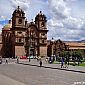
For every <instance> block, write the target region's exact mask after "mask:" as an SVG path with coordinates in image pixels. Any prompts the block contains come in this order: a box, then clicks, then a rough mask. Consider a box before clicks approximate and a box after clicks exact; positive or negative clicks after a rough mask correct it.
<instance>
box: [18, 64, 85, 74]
mask: <svg viewBox="0 0 85 85" xmlns="http://www.w3.org/2000/svg"><path fill="white" fill-rule="evenodd" d="M18 64H22V65H29V66H36V67H40V66H39V65H33V64H25V63H18ZM42 67H43V68H50V69H58V70H65V71H72V72H78V73H85V71H78V70H71V69H63V68H57V67H48V66H42Z"/></svg>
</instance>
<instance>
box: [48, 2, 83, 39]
mask: <svg viewBox="0 0 85 85" xmlns="http://www.w3.org/2000/svg"><path fill="white" fill-rule="evenodd" d="M74 1H77V0H49V3H48V4H49V6H50V7H49V8H50V10H51V14H52V17H51V19H50V20H48V27H49V30H50V31H49V33H48V39H51V38H52V37H54V38H55V39H58V38H60V39H62V40H81V39H83V37H84V36H85V34H84V30H85V18H84V17H85V16H80V17H79V18H76V17H72V16H71V11H72V9H71V7H70V6H69V7H68V3H69V2H74Z"/></svg>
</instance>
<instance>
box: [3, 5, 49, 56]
mask: <svg viewBox="0 0 85 85" xmlns="http://www.w3.org/2000/svg"><path fill="white" fill-rule="evenodd" d="M46 22H47V20H46V16H45V15H44V14H42V12H41V11H40V13H39V14H38V15H36V17H35V22H33V21H32V22H28V21H27V19H26V17H25V13H24V11H23V10H22V9H21V8H20V7H19V6H18V8H17V9H15V10H14V12H13V14H12V20H11V21H9V24H8V25H5V26H4V27H3V28H2V43H3V46H2V48H3V53H2V56H3V57H9V56H10V57H15V56H23V55H27V56H29V55H33V56H47V32H48V30H47V26H46Z"/></svg>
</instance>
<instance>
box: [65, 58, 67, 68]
mask: <svg viewBox="0 0 85 85" xmlns="http://www.w3.org/2000/svg"><path fill="white" fill-rule="evenodd" d="M65 68H68V65H67V57H66V58H65Z"/></svg>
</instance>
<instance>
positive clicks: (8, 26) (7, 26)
mask: <svg viewBox="0 0 85 85" xmlns="http://www.w3.org/2000/svg"><path fill="white" fill-rule="evenodd" d="M10 28H12V21H11V20H9V24H6V25H5V26H4V27H3V30H10Z"/></svg>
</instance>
